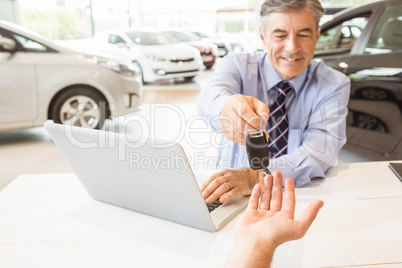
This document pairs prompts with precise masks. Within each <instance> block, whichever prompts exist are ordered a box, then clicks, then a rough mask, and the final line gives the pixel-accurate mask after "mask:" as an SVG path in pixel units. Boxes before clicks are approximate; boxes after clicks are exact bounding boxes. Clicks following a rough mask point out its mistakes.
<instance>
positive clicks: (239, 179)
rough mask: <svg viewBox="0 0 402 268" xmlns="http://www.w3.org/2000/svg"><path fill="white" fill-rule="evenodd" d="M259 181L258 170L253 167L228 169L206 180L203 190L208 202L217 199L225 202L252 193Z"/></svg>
mask: <svg viewBox="0 0 402 268" xmlns="http://www.w3.org/2000/svg"><path fill="white" fill-rule="evenodd" d="M258 182H259V178H258V172H257V171H255V170H252V169H251V168H241V169H226V170H224V171H221V172H218V173H216V174H214V175H212V176H211V177H210V178H209V179H207V180H206V181H204V183H203V185H202V186H201V192H202V196H203V197H204V199H205V202H207V203H212V202H215V201H216V200H217V199H219V201H220V202H222V203H225V202H227V201H229V200H231V199H233V198H235V197H236V196H242V195H250V194H251V191H252V190H253V187H254V185H255V184H256V183H258ZM224 194H225V195H224ZM222 195H223V196H222Z"/></svg>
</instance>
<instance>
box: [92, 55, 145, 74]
mask: <svg viewBox="0 0 402 268" xmlns="http://www.w3.org/2000/svg"><path fill="white" fill-rule="evenodd" d="M87 61H88V62H91V63H93V64H96V65H99V66H102V67H105V68H108V69H110V70H112V71H115V72H116V73H119V74H122V75H126V76H136V75H138V74H139V73H140V71H139V69H138V67H137V66H136V65H133V64H127V65H126V64H122V63H120V62H118V61H117V60H114V59H109V58H104V57H99V56H88V57H87Z"/></svg>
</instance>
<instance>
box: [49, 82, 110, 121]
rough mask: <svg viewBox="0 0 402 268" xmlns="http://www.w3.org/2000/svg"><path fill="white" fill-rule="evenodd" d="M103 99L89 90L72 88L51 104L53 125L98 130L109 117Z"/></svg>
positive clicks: (106, 104) (100, 95) (106, 105)
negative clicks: (58, 124)
mask: <svg viewBox="0 0 402 268" xmlns="http://www.w3.org/2000/svg"><path fill="white" fill-rule="evenodd" d="M107 107H108V103H107V100H106V99H105V97H104V96H103V95H102V94H101V93H99V92H97V91H95V90H93V89H90V88H86V87H73V88H70V89H68V90H66V91H64V92H62V93H61V94H59V95H58V96H56V99H55V100H54V102H53V105H52V108H51V112H50V116H51V119H53V121H54V122H55V123H60V124H68V125H72V126H80V127H86V128H93V129H100V128H102V126H103V124H104V123H105V119H106V118H108V117H109V110H108V109H107Z"/></svg>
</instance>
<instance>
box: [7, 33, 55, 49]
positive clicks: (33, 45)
mask: <svg viewBox="0 0 402 268" xmlns="http://www.w3.org/2000/svg"><path fill="white" fill-rule="evenodd" d="M12 36H13V37H14V38H15V39H16V40H17V41H18V43H20V44H21V46H22V47H23V48H24V50H25V51H31V52H49V51H51V50H50V49H48V47H47V46H45V45H42V44H41V43H38V42H36V41H34V40H31V39H29V38H26V37H24V36H21V35H18V34H15V33H13V34H12Z"/></svg>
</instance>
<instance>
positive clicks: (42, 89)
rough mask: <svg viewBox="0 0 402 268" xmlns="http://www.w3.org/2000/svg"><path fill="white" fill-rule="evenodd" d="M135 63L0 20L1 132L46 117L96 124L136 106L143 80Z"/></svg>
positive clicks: (24, 125) (38, 124)
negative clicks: (67, 44)
mask: <svg viewBox="0 0 402 268" xmlns="http://www.w3.org/2000/svg"><path fill="white" fill-rule="evenodd" d="M135 68H136V67H135V66H130V65H126V64H122V63H121V62H118V61H116V60H114V59H110V58H105V57H100V56H95V55H90V54H86V53H80V52H76V51H72V50H70V49H67V48H64V47H61V46H58V45H56V44H55V43H53V42H52V41H50V40H48V39H46V38H45V37H42V36H39V35H38V34H36V33H34V32H31V31H29V30H27V29H25V28H23V27H21V26H18V25H16V24H13V23H9V22H5V21H0V131H5V130H11V129H19V128H28V127H35V126H41V125H43V123H44V122H45V121H46V120H48V119H53V120H54V121H55V122H56V123H68V124H72V125H76V126H84V127H90V128H101V127H102V125H103V123H104V121H105V119H106V118H108V117H111V116H118V115H124V114H128V113H132V112H135V111H136V110H138V107H139V105H140V96H141V93H142V82H141V77H140V76H139V72H138V70H137V71H136V69H135Z"/></svg>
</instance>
